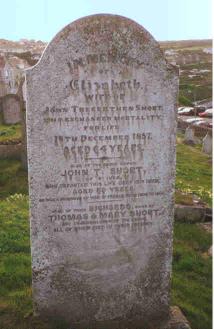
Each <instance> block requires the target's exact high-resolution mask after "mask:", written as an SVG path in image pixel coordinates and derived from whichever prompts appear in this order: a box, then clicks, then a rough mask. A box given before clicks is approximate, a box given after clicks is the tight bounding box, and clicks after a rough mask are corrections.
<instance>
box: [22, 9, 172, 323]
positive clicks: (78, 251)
mask: <svg viewBox="0 0 214 329" xmlns="http://www.w3.org/2000/svg"><path fill="white" fill-rule="evenodd" d="M26 88H27V135H28V136H27V137H28V138H27V139H28V157H29V182H30V202H31V241H32V266H33V294H34V302H35V311H36V313H38V314H40V315H50V316H52V317H54V316H56V317H59V318H63V319H65V320H67V321H68V323H70V324H73V325H74V326H75V328H78V327H80V328H87V329H89V328H93V329H94V328H111V329H113V328H121V327H124V328H128V327H131V328H139V327H140V326H141V327H142V326H144V327H143V328H149V327H152V326H154V324H155V323H156V322H158V323H160V322H161V320H164V321H165V320H166V318H167V316H168V313H169V284H170V272H171V254H172V220H173V193H174V172H175V134H176V96H177V89H178V75H177V70H176V69H175V68H174V67H172V66H171V65H169V64H167V63H166V61H165V59H164V57H163V54H162V52H161V51H160V48H159V46H158V44H157V42H156V41H155V40H154V39H153V38H152V36H151V35H150V34H149V33H148V32H147V31H146V30H145V29H144V28H143V27H141V26H139V25H138V24H136V23H135V22H133V21H131V20H129V19H127V18H124V17H120V16H113V15H95V16H90V17H86V18H83V19H80V20H78V21H76V22H74V23H72V24H70V25H68V26H67V27H66V28H64V29H63V30H62V31H61V32H60V33H59V34H58V35H57V36H56V37H55V38H54V39H53V41H52V42H51V43H50V44H49V45H48V47H47V48H46V50H45V52H44V54H43V56H42V58H41V60H40V62H39V63H38V64H37V65H36V66H34V67H33V68H32V69H30V70H28V71H27V73H26Z"/></svg>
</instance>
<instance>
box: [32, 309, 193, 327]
mask: <svg viewBox="0 0 214 329" xmlns="http://www.w3.org/2000/svg"><path fill="white" fill-rule="evenodd" d="M34 318H37V319H40V320H41V319H43V320H44V318H42V317H39V316H38V315H37V316H35V315H34ZM45 320H46V321H47V323H49V320H50V321H51V323H53V318H52V317H50V318H49V320H48V318H45ZM58 323H61V322H60V320H59V319H58ZM62 323H63V324H64V323H65V322H64V321H62ZM156 323H157V322H156ZM113 327H114V328H117V329H128V328H134V329H191V327H190V324H189V322H188V320H187V319H186V317H185V316H184V315H183V313H182V312H181V310H180V309H179V307H177V306H172V307H170V314H169V320H168V321H166V322H165V323H164V324H163V323H162V325H151V324H148V326H143V327H142V326H141V325H139V324H137V323H133V324H132V325H131V326H130V324H129V325H127V323H120V324H119V323H114V325H113V326H112V323H111V324H109V323H105V325H104V324H103V323H102V324H99V325H98V324H93V325H88V326H86V325H84V324H79V323H78V324H75V325H74V324H73V325H70V326H68V329H82V328H89V329H101V328H107V329H111V328H113ZM66 329H67V328H66Z"/></svg>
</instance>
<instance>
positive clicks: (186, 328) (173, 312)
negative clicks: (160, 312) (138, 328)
mask: <svg viewBox="0 0 214 329" xmlns="http://www.w3.org/2000/svg"><path fill="white" fill-rule="evenodd" d="M152 329H153V328H152ZM154 329H191V327H190V324H189V322H188V321H187V319H186V317H185V316H184V315H183V313H182V312H181V310H180V309H179V307H177V306H172V307H171V308H170V318H169V321H168V322H167V323H166V324H165V325H163V326H161V327H159V328H154Z"/></svg>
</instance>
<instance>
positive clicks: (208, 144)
mask: <svg viewBox="0 0 214 329" xmlns="http://www.w3.org/2000/svg"><path fill="white" fill-rule="evenodd" d="M212 148H213V141H212V132H211V131H208V132H207V134H206V136H205V137H204V139H203V145H202V151H203V152H204V153H206V154H212Z"/></svg>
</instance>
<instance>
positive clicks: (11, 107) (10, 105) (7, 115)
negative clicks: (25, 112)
mask: <svg viewBox="0 0 214 329" xmlns="http://www.w3.org/2000/svg"><path fill="white" fill-rule="evenodd" d="M0 104H1V108H2V112H3V122H4V123H5V124H15V123H18V122H20V121H21V104H20V100H19V97H18V96H16V95H13V94H10V95H7V96H5V97H3V98H2V99H1V101H0Z"/></svg>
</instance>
